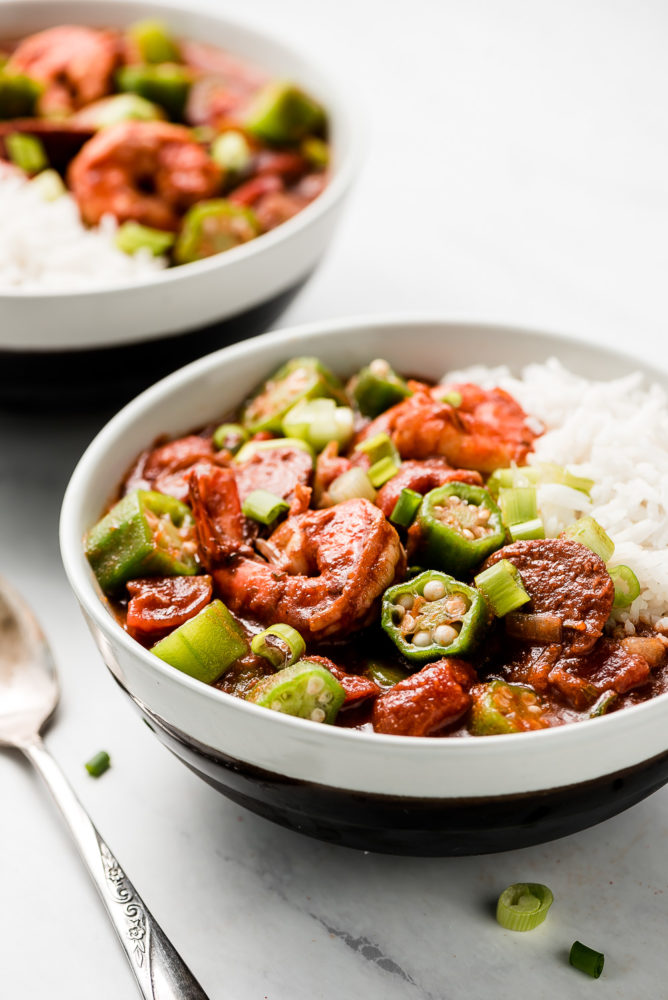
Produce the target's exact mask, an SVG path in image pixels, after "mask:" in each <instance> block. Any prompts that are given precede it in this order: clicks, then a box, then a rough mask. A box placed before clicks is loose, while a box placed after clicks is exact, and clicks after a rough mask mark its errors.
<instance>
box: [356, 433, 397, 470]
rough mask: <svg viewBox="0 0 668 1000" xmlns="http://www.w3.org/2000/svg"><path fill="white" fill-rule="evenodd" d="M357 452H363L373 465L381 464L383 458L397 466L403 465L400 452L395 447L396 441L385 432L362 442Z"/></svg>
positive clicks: (357, 447)
mask: <svg viewBox="0 0 668 1000" xmlns="http://www.w3.org/2000/svg"><path fill="white" fill-rule="evenodd" d="M355 451H361V452H363V454H365V455H367V456H368V458H369V461H370V462H371V464H372V465H375V463H376V462H380V460H381V459H382V458H389V459H391V460H392V461H393V462H394V463H395V464H396V465H399V464H400V463H401V458H400V457H399V452H398V451H397V449H396V447H395V444H394V441H393V440H392V438H391V437H390V436H389V434H386V433H385V432H384V431H381V432H380V433H379V434H374V436H373V437H370V438H367V439H366V441H362V442H361V443H360V444H358V445H357V446H356V448H355Z"/></svg>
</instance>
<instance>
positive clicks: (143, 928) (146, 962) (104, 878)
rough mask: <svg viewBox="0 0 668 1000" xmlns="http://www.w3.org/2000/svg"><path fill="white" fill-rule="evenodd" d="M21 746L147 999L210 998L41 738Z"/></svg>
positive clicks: (184, 999) (188, 999) (203, 999)
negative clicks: (74, 846)
mask: <svg viewBox="0 0 668 1000" xmlns="http://www.w3.org/2000/svg"><path fill="white" fill-rule="evenodd" d="M20 749H21V750H22V751H23V753H24V754H25V755H26V757H28V759H29V760H30V761H31V762H32V763H33V764H34V765H35V767H36V768H37V770H38V771H39V773H40V774H41V776H42V778H43V779H44V781H45V783H46V785H47V787H48V789H49V791H50V792H51V794H52V796H53V798H54V799H55V801H56V803H57V805H58V807H59V809H60V811H61V812H62V814H63V816H64V818H65V820H66V822H67V825H68V826H69V828H70V830H71V832H72V836H73V837H74V840H75V841H76V844H77V847H78V848H79V852H80V854H81V856H82V858H83V860H84V861H85V863H86V866H87V867H88V871H89V872H90V874H91V877H92V879H93V881H94V883H95V885H96V887H97V890H98V892H99V893H100V896H101V897H102V902H103V903H104V905H105V906H106V908H107V912H108V914H109V917H110V918H111V922H112V923H113V925H114V928H115V929H116V933H117V934H118V937H119V940H120V942H121V944H122V946H123V949H124V950H125V954H126V955H127V957H128V961H129V962H130V965H131V967H132V971H133V972H134V974H135V976H136V979H137V983H138V984H139V988H140V990H141V992H142V995H143V996H144V997H145V998H146V1000H208V998H207V995H206V993H205V992H204V990H203V989H202V987H201V986H200V985H199V983H198V982H197V980H196V979H195V977H194V976H193V974H192V972H191V971H190V969H189V968H188V967H187V965H186V964H185V963H184V962H183V960H182V959H181V957H180V956H179V955H178V953H177V952H176V951H175V949H174V948H173V946H172V945H171V944H170V942H169V940H168V939H167V937H166V936H165V934H164V932H163V930H162V928H161V927H160V925H159V924H158V923H156V921H155V919H154V918H153V916H152V915H151V913H150V911H149V910H148V909H147V907H146V906H145V904H144V902H143V900H142V898H141V896H140V895H139V893H138V892H137V890H136V889H135V887H134V886H133V885H132V882H130V880H129V878H128V877H127V876H126V874H125V872H124V871H123V869H122V868H121V866H120V865H119V863H118V861H117V860H116V858H115V857H114V855H113V854H112V853H111V851H110V850H109V848H108V847H107V845H106V844H105V842H104V841H103V840H102V837H101V836H100V834H99V833H98V832H97V830H96V828H95V826H94V825H93V823H92V821H91V819H90V817H89V815H88V813H87V812H86V810H85V809H84V808H83V806H82V805H81V803H80V802H79V800H78V798H77V797H76V795H75V794H74V792H73V791H72V788H71V787H70V785H69V783H68V781H67V779H66V778H65V776H64V774H63V773H62V771H61V770H60V768H59V766H58V765H57V764H56V762H55V760H54V759H53V757H51V755H50V754H49V752H48V751H47V749H46V747H45V746H44V744H43V742H42V740H41V739H40V738H39V737H35V738H34V739H33V740H30V741H28V742H26V743H23V744H21V746H20Z"/></svg>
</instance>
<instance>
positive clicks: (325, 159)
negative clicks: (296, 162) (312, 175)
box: [299, 135, 329, 170]
mask: <svg viewBox="0 0 668 1000" xmlns="http://www.w3.org/2000/svg"><path fill="white" fill-rule="evenodd" d="M299 151H300V153H301V154H302V156H304V157H306V159H307V160H308V161H309V163H310V165H311V166H312V167H313V168H314V169H315V170H325V169H326V168H327V167H328V166H329V146H328V145H327V143H326V142H324V141H323V140H322V139H318V138H316V136H314V135H310V136H308V137H307V138H306V139H304V140H302V144H301V146H300V147H299Z"/></svg>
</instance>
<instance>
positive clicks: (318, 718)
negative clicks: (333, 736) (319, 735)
mask: <svg viewBox="0 0 668 1000" xmlns="http://www.w3.org/2000/svg"><path fill="white" fill-rule="evenodd" d="M311 720H312V721H313V722H324V721H325V713H324V711H323V710H322V709H321V708H314V709H313V711H312V712H311Z"/></svg>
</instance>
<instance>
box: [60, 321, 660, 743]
mask: <svg viewBox="0 0 668 1000" xmlns="http://www.w3.org/2000/svg"><path fill="white" fill-rule="evenodd" d="M405 327H420V328H425V329H427V328H433V329H438V330H439V331H440V332H441V333H443V331H444V330H445V329H447V328H452V329H454V328H457V329H458V330H462V329H464V330H466V329H469V330H476V331H481V332H487V333H493V334H494V335H495V336H498V337H508V336H513V335H518V334H519V335H520V336H523V337H527V338H529V339H534V338H535V339H538V340H541V339H549V340H555V341H557V342H558V343H559V344H561V345H563V346H564V347H570V348H573V349H575V350H577V349H578V348H580V349H581V348H583V347H585V348H587V349H588V350H592V351H594V352H595V353H600V354H603V355H606V356H608V357H612V358H613V359H614V360H616V361H618V362H620V363H623V364H626V365H627V366H630V370H637V369H638V368H639V367H641V368H642V367H644V365H643V364H642V362H641V361H640V359H638V358H635V357H634V356H633V355H632V354H629V353H627V352H625V351H620V350H617V349H614V348H609V347H607V346H602V345H599V344H596V343H593V342H589V341H586V342H583V340H582V339H581V338H577V337H574V336H569V335H566V334H563V333H553V332H551V331H547V330H535V329H531V328H528V327H522V326H517V325H512V324H496V323H490V322H475V321H472V320H468V319H466V320H462V321H459V320H457V319H455V318H449V319H444V318H443V317H442V316H440V315H438V314H434V313H412V312H411V313H405V314H404V313H393V314H378V315H375V314H371V315H355V316H350V317H345V318H339V319H334V320H321V321H318V322H315V323H307V324H302V325H299V326H295V327H289V328H286V329H283V330H276V331H270V332H269V333H265V334H262V335H260V336H258V337H255V338H252V339H251V340H246V341H241V342H238V343H236V344H232V345H229V346H227V347H224V348H221V349H220V350H218V351H215V352H214V353H212V354H209V355H207V356H206V357H203V358H199V359H198V360H196V361H193V362H191V363H190V364H188V365H185V366H184V367H183V368H180V369H178V370H177V371H175V372H173V373H172V374H170V375H168V376H166V377H165V378H164V379H161V380H160V381H159V382H157V383H155V384H154V385H153V386H151V387H150V388H148V389H146V390H145V391H144V392H142V393H141V394H140V395H138V396H137V397H135V398H134V399H133V400H132V401H131V402H129V403H128V404H126V406H124V407H123V408H122V409H121V410H119V412H118V413H116V414H115V416H114V417H112V418H111V420H109V421H108V422H107V423H106V424H105V425H104V427H102V429H101V430H100V431H99V432H98V434H97V435H96V436H95V437H94V438H93V440H92V441H91V442H90V444H89V445H88V447H87V448H86V450H85V452H84V453H83V455H82V456H81V458H80V459H79V461H78V463H77V465H76V467H75V469H74V471H73V473H72V476H71V478H70V481H69V483H68V486H67V489H66V491H65V495H64V498H63V503H62V508H61V514H60V523H59V538H60V549H61V558H62V561H63V566H64V568H65V573H66V575H67V578H68V580H69V583H70V586H71V587H72V590H73V591H74V593H75V595H76V597H77V600H78V601H79V603H80V605H81V607H82V609H83V611H84V614H85V615H86V616H87V617H89V619H91V620H92V621H93V622H94V623H95V625H96V626H98V627H99V628H100V629H101V631H102V632H103V633H104V634H105V636H106V637H107V638H108V639H109V641H111V642H113V643H116V644H118V645H120V646H121V648H123V649H124V651H125V652H126V653H127V654H128V655H129V656H131V657H133V658H134V659H135V661H139V662H140V663H141V664H142V668H143V669H145V670H147V671H149V673H152V674H154V675H155V676H156V677H157V678H163V679H164V680H165V681H167V682H171V683H173V684H176V686H177V687H178V686H180V685H183V686H185V687H186V688H187V689H189V690H190V691H191V692H192V693H193V694H194V695H196V696H198V697H200V698H202V699H204V700H205V701H208V702H210V703H211V704H212V705H223V706H227V708H228V709H229V710H232V711H239V712H241V713H250V715H251V717H252V716H254V717H255V718H256V720H257V719H259V718H261V717H265V718H266V713H267V710H266V709H264V708H262V707H260V706H258V705H254V704H252V703H251V702H247V701H244V700H243V699H240V698H235V697H234V696H233V695H229V694H227V693H226V692H224V691H220V690H219V689H218V688H215V687H212V686H211V685H207V684H203V683H202V682H201V681H198V680H196V679H195V678H192V677H190V676H189V675H187V674H184V673H182V672H181V671H178V670H176V669H174V668H172V667H170V666H169V665H168V664H167V663H164V662H163V661H162V660H160V659H159V658H158V657H155V656H152V655H151V653H150V651H149V650H147V649H145V648H144V647H143V646H141V645H140V644H139V643H138V642H136V641H135V640H134V639H132V638H131V637H130V636H129V635H128V633H127V632H126V631H125V630H124V629H123V628H122V627H121V626H120V625H119V623H118V622H117V621H116V619H115V618H114V617H113V616H112V615H111V614H110V613H109V611H108V610H107V608H106V607H105V605H104V603H103V600H102V599H101V597H100V595H99V594H98V592H97V590H96V584H95V580H94V577H93V574H92V572H91V570H90V568H89V566H88V563H87V561H86V559H85V556H84V553H83V547H82V544H81V541H82V539H81V534H80V531H79V525H80V522H81V520H82V519H81V517H80V515H79V511H80V507H81V503H82V500H83V498H84V497H85V495H86V492H85V487H86V484H87V481H88V480H89V479H90V473H91V470H94V468H95V466H96V465H97V464H98V463H99V460H100V459H101V458H102V457H103V456H104V455H105V453H106V452H107V450H108V449H109V448H110V447H111V446H112V445H113V444H114V442H115V441H117V440H118V439H120V438H122V436H123V435H124V434H125V433H126V432H128V431H129V430H130V429H131V428H132V427H133V426H136V424H137V423H138V421H139V420H140V419H141V416H142V414H143V413H145V412H147V411H149V410H151V409H153V407H154V406H156V405H159V404H161V403H162V404H163V405H164V402H165V400H166V399H168V398H169V396H170V394H171V393H172V392H173V391H175V390H176V389H179V388H181V387H183V386H186V385H187V384H188V383H189V382H191V381H193V380H196V379H197V378H198V377H199V376H200V375H203V374H205V373H211V372H213V371H215V370H216V369H218V368H219V367H220V366H222V365H225V364H228V363H230V362H234V361H235V359H237V358H243V357H244V356H245V355H249V354H250V355H251V356H252V355H253V354H255V355H257V356H258V357H261V355H262V350H263V348H264V347H265V346H269V345H283V344H284V345H285V346H286V347H288V348H290V349H292V350H293V351H294V350H297V351H298V350H299V347H298V344H299V341H300V340H301V339H302V338H304V337H315V338H323V339H324V338H326V337H329V336H332V335H336V334H337V333H340V332H348V333H352V332H353V331H358V332H360V333H361V334H363V333H364V332H365V331H367V330H372V329H374V330H378V329H379V328H382V329H396V328H405ZM655 370H656V373H657V380H658V379H660V378H661V376H662V375H663V376H664V378H668V366H664V365H662V364H661V363H660V362H658V363H655ZM186 432H187V431H186ZM184 433H185V432H184ZM149 707H150V706H149ZM667 711H668V693H665V694H661V695H657V696H655V697H654V698H651V699H649V700H648V701H645V702H641V703H639V704H637V705H631V706H629V707H627V708H625V709H624V710H623V711H622V712H615V713H612V714H611V715H605V716H602V717H600V718H596V719H585V720H581V721H579V722H577V723H572V724H568V725H564V726H556V727H553V728H549V729H544V730H540V731H533V732H523V733H510V734H504V735H494V736H486V737H485V738H484V739H473V738H472V739H467V740H466V741H462V740H449V739H444V738H443V737H438V736H426V737H416V736H396V735H389V734H384V733H368V732H363V731H359V730H353V729H347V728H345V727H340V726H334V725H332V726H318V727H315V728H317V736H318V741H319V743H321V745H323V741H324V742H325V743H329V742H330V741H332V743H331V745H332V749H334V748H335V746H336V745H337V744H338V743H341V742H342V741H345V742H347V743H349V744H351V745H354V744H355V743H357V744H359V745H360V746H361V747H363V746H365V745H366V746H368V745H369V741H371V742H372V744H373V745H374V746H375V747H382V746H385V747H386V748H387V749H388V752H394V753H397V752H399V750H398V748H400V747H403V748H404V749H405V750H406V751H409V752H410V753H411V754H415V753H418V754H427V755H431V753H433V751H434V748H435V747H436V746H439V747H450V748H451V750H450V751H448V750H441V751H439V753H442V754H447V753H451V754H453V755H458V754H459V753H461V751H462V746H461V744H462V742H465V743H466V753H467V754H469V753H470V754H474V755H476V754H478V755H486V754H489V753H490V751H491V752H494V750H495V749H500V748H502V747H503V748H505V751H504V753H507V754H508V753H510V752H511V749H512V748H513V747H514V748H516V749H519V748H521V747H524V748H525V751H526V750H527V749H528V748H529V747H530V746H532V745H533V746H539V747H540V749H541V751H546V750H548V748H549V746H550V745H552V746H553V747H554V748H555V749H558V748H559V747H561V746H564V744H566V743H567V742H570V741H573V740H582V739H583V738H586V734H587V733H591V732H592V727H595V728H594V729H593V732H594V733H596V732H598V733H603V732H610V731H611V730H612V728H613V727H616V728H617V729H619V731H620V736H621V734H622V733H623V731H624V730H625V729H626V730H629V729H634V728H635V725H636V720H638V721H640V722H642V719H648V720H649V718H650V717H652V716H653V715H656V714H657V713H658V714H661V713H665V712H667ZM258 713H261V715H260V716H259V715H258ZM271 716H272V718H271V724H272V725H276V726H280V727H288V728H292V729H293V730H295V732H297V733H298V732H300V731H301V732H302V733H303V734H306V733H307V734H309V735H310V736H312V737H313V736H314V732H313V731H314V725H313V723H312V722H310V721H309V720H308V719H300V718H296V717H293V716H288V715H283V714H282V713H277V712H272V713H271ZM266 721H267V723H269V721H270V720H269V719H267V720H266ZM569 734H570V735H569ZM536 740H538V741H540V742H539V744H538V745H536ZM518 741H519V742H518Z"/></svg>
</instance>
